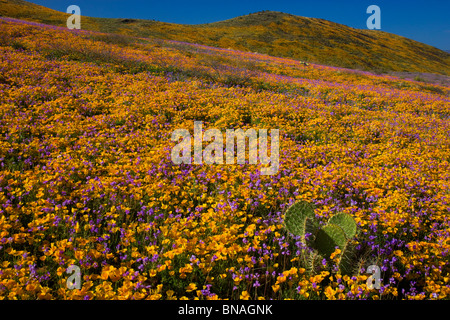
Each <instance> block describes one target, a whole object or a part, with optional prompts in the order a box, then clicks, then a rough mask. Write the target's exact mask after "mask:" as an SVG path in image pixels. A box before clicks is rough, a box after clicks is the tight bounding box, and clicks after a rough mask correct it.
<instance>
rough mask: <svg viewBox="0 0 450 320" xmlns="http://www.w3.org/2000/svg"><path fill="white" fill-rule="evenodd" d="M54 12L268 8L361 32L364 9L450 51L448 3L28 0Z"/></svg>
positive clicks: (217, 16) (165, 13)
mask: <svg viewBox="0 0 450 320" xmlns="http://www.w3.org/2000/svg"><path fill="white" fill-rule="evenodd" d="M30 2H33V3H36V4H40V5H43V6H46V7H49V8H52V9H55V10H58V11H64V12H65V11H66V8H67V7H68V6H69V5H72V4H75V5H78V6H79V7H80V9H81V14H82V15H86V16H92V17H105V18H138V19H153V20H158V21H164V22H173V23H184V24H198V23H208V22H215V21H221V20H226V19H230V18H233V17H236V16H240V15H246V14H249V13H253V12H257V11H261V10H273V11H281V12H286V13H291V14H295V15H299V16H304V17H314V18H322V19H326V20H330V21H334V22H337V23H341V24H345V25H347V26H350V27H354V28H360V29H366V28H367V27H366V20H367V18H368V17H369V14H367V13H366V9H367V7H368V6H369V5H372V4H375V5H378V6H379V7H380V8H381V30H382V31H386V32H390V33H395V34H398V35H401V36H404V37H407V38H411V39H414V40H417V41H420V42H423V43H426V44H429V45H432V46H435V47H437V48H440V49H443V50H450V1H449V0H426V1H423V0H420V1H419V0H408V1H406V0H390V1H389V0H370V1H368V0H346V1H336V0H334V1H333V0H315V1H311V0H309V1H307V0H295V1H292V0H289V1H287V0H276V1H268V0H227V1H214V0H190V1H186V0H171V1H164V0H158V1H154V0H147V1H145V0H127V1H123V0H95V1H94V0H31V1H30Z"/></svg>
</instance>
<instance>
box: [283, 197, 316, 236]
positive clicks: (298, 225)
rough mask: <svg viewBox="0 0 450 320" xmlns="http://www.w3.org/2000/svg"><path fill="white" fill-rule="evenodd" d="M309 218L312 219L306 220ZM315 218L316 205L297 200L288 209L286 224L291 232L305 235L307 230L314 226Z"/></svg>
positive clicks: (285, 217)
mask: <svg viewBox="0 0 450 320" xmlns="http://www.w3.org/2000/svg"><path fill="white" fill-rule="evenodd" d="M307 218H310V219H309V220H308V221H306V220H307ZM314 219H315V215H314V207H313V206H312V205H311V204H310V203H308V202H306V201H297V202H296V203H294V204H293V205H292V206H290V207H289V208H288V209H287V211H286V214H285V216H284V224H285V226H286V229H287V230H288V231H289V232H290V233H292V234H294V235H296V236H302V237H304V236H305V232H306V231H305V230H306V229H308V230H310V229H312V228H313V225H314V222H315V220H314ZM309 232H311V231H309Z"/></svg>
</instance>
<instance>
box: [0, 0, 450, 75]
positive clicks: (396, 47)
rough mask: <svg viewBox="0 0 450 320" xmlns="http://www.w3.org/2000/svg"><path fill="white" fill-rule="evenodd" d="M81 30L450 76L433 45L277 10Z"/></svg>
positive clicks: (10, 7)
mask: <svg viewBox="0 0 450 320" xmlns="http://www.w3.org/2000/svg"><path fill="white" fill-rule="evenodd" d="M0 3H1V6H0V14H1V15H3V16H7V17H13V18H18V19H25V20H28V21H35V22H41V23H45V24H50V25H57V26H65V25H66V20H67V17H68V14H66V13H62V12H58V11H54V10H51V9H48V8H45V7H42V6H39V5H35V4H32V3H29V2H26V1H22V0H1V2H0ZM82 29H85V30H93V31H101V32H107V33H119V34H126V35H134V36H141V37H153V38H159V39H171V40H178V41H185V42H191V43H197V44H204V45H209V46H214V47H221V48H232V49H237V50H242V51H250V52H259V53H264V54H268V55H271V56H277V57H288V58H294V59H298V60H303V61H308V62H312V63H319V64H325V65H331V66H338V67H345V68H352V69H362V70H374V71H377V72H389V71H397V72H424V73H437V74H443V75H450V54H449V53H447V52H445V51H442V50H439V49H437V48H434V47H432V46H429V45H426V44H423V43H420V42H417V41H413V40H410V39H407V38H404V37H401V36H398V35H394V34H390V33H386V32H383V31H376V30H359V29H355V28H351V27H347V26H345V25H341V24H337V23H334V22H331V21H327V20H323V19H316V18H305V17H299V16H294V15H291V14H286V13H281V12H270V11H266V12H258V13H253V14H249V15H246V16H241V17H237V18H233V19H230V20H226V21H221V22H215V23H209V24H201V25H181V24H173V23H165V22H158V21H150V20H139V19H129V18H126V19H125V17H124V19H106V18H93V17H83V19H82Z"/></svg>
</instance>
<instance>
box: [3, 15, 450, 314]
mask: <svg viewBox="0 0 450 320" xmlns="http://www.w3.org/2000/svg"><path fill="white" fill-rule="evenodd" d="M0 92H1V94H0V133H1V134H0V203H1V206H0V268H1V272H0V300H15V299H19V300H44V299H55V300H68V299H77V300H78V299H79V300H82V299H84V300H112V299H120V300H126V299H129V300H132V299H135V300H141V299H151V300H157V299H161V300H177V299H180V300H181V299H183V300H186V299H189V300H194V299H200V300H210V299H228V300H237V299H255V300H259V299H264V300H269V299H276V300H281V299H295V300H319V299H320V300H336V299H337V300H359V299H361V300H362V299H364V300H391V299H411V300H425V299H432V300H434V299H445V300H448V297H449V296H450V261H449V258H448V257H449V256H448V253H449V250H450V237H449V234H450V225H449V212H448V208H449V203H450V135H449V132H450V110H449V108H448V105H449V103H450V99H449V93H450V87H448V86H440V85H431V84H426V83H424V82H423V81H408V80H403V79H399V78H396V77H391V76H387V75H374V74H372V73H370V72H364V71H359V70H349V69H344V68H337V67H329V66H322V65H316V64H309V65H305V64H303V63H301V62H300V61H297V60H294V59H287V58H278V57H271V56H268V55H264V54H255V53H248V52H242V51H236V50H228V49H220V48H214V47H207V46H203V45H199V44H189V43H185V42H177V41H168V40H156V39H146V38H134V37H131V36H121V35H116V34H102V33H98V32H91V31H79V32H73V31H69V30H67V28H64V27H54V26H47V25H42V24H38V23H34V22H26V23H25V22H21V21H17V20H16V19H11V18H4V17H2V18H0ZM195 121H201V122H202V127H203V130H205V133H204V135H206V132H211V131H209V129H217V130H216V131H215V132H216V134H215V135H214V137H215V138H214V144H215V143H216V142H217V143H219V142H220V140H221V138H223V135H225V136H227V135H228V133H226V130H228V129H230V130H232V129H236V130H237V129H243V130H247V129H254V130H255V131H257V132H260V136H259V140H258V143H257V144H258V149H259V151H260V155H261V154H262V153H261V151H263V152H266V151H268V150H266V149H265V147H264V146H263V145H266V146H268V144H270V149H271V151H270V153H271V155H270V158H271V160H270V161H271V163H270V164H271V165H272V164H273V162H274V161H277V163H278V165H279V166H277V168H276V169H277V170H276V172H275V173H274V174H273V175H264V174H262V169H263V168H264V167H266V166H267V164H263V163H261V162H262V161H258V162H257V163H256V164H254V163H250V161H246V162H245V163H243V164H240V163H239V164H238V163H235V162H234V161H233V163H220V161H217V162H216V161H215V162H214V163H212V164H209V163H206V162H204V163H203V164H202V165H200V164H195V163H187V162H185V163H182V164H176V163H175V162H174V161H173V153H172V151H173V149H174V147H175V145H176V143H177V141H174V139H173V133H174V132H175V131H176V130H179V129H184V130H187V132H189V134H190V135H191V136H192V135H193V134H194V132H195V129H194V123H195ZM273 129H276V130H279V144H278V149H277V151H279V152H275V153H274V152H273V151H272V150H274V149H273V146H274V139H273V138H274V137H275V136H274V135H273V134H272V130H273ZM206 130H208V131H206ZM260 130H268V131H269V130H270V139H269V134H268V135H267V138H268V139H267V140H268V141H267V140H264V141H265V143H264V142H263V140H262V139H261V131H260ZM217 131H219V133H218V134H217ZM185 132H186V131H185ZM222 134H223V135H222ZM225 138H226V137H225ZM206 140H208V139H207V138H206V137H205V136H204V137H203V142H202V143H201V144H202V148H203V150H204V152H207V150H208V148H209V147H210V146H211V145H212V144H213V143H211V144H210V143H209V142H208V141H206ZM222 140H227V139H222ZM266 143H267V144H266ZM219 145H220V143H219ZM247 146H248V144H247ZM189 147H191V148H189ZM194 147H195V145H194V146H192V143H190V145H188V148H187V149H188V150H187V151H192V149H194ZM232 148H233V149H234V146H233V147H232ZM224 149H225V145H223V144H222V149H221V148H220V146H219V147H218V148H217V149H216V148H214V150H213V152H214V154H215V156H217V159H218V160H219V159H220V154H225V150H224ZM226 149H227V150H226V151H228V150H230V149H228V144H226ZM249 150H250V147H249ZM187 154H188V155H189V152H187ZM204 154H205V153H204ZM206 154H207V153H206ZM274 154H276V155H278V157H273V155H274ZM191 156H192V152H191ZM267 156H268V154H267ZM249 158H250V157H249ZM246 160H247V159H246ZM296 201H302V202H307V203H308V204H309V205H304V206H303V208H308V207H309V208H312V209H310V210H309V216H308V219H311V220H308V221H309V222H311V225H308V230H309V231H311V232H310V233H311V234H312V235H313V237H304V236H303V234H300V235H299V234H298V233H297V232H293V233H291V232H290V231H289V230H292V229H289V230H287V227H286V223H285V222H286V215H287V214H286V212H287V209H288V208H289V207H291V205H292V204H293V203H294V202H296ZM338 214H339V215H338ZM336 216H337V218H336ZM342 217H344V218H345V219H346V221H347V222H349V221H350V224H351V225H353V226H355V228H351V229H353V231H352V232H351V233H347V231H345V234H344V231H341V229H342V228H341V227H340V225H342V224H340V223H339V221H338V220H339V219H341V218H342ZM331 219H334V220H333V223H331ZM336 219H337V220H336ZM299 220H300V219H299ZM304 221H305V222H306V220H304ZM291 222H292V220H291ZM294 222H295V221H294ZM351 222H353V224H352V223H351ZM299 223H301V222H299ZM305 225H306V223H305ZM319 225H320V226H323V227H321V229H319ZM330 228H332V229H334V231H333V232H329V230H330ZM296 229H298V228H296ZM326 230H328V231H327V232H328V233H326V232H325V231H326ZM342 230H344V229H342ZM345 230H347V228H346V229H345ZM294 231H295V230H294ZM324 234H325V236H324ZM327 234H329V237H330V239H331V240H326V239H327V238H326V237H327ZM295 235H297V236H295ZM335 235H337V237H339V238H340V240H339V242H337V241H336V240H335V239H336V237H335ZM316 236H317V237H316ZM331 237H332V238H331ZM306 238H308V239H306ZM315 239H319V240H320V239H322V241H315ZM323 239H325V241H323ZM306 240H307V241H306ZM343 240H345V242H344V241H343ZM324 243H325V244H324ZM335 244H336V245H335ZM336 247H339V250H335V249H336ZM324 248H325V249H324ZM319 250H320V251H319ZM342 262H343V263H345V264H346V265H347V266H348V267H347V268H342V265H343V264H342ZM371 265H376V266H378V267H379V268H380V270H382V272H381V273H380V279H379V280H380V282H381V283H380V285H382V287H380V288H382V290H381V289H379V290H378V289H377V288H370V287H369V286H368V282H367V278H368V277H369V276H370V273H369V272H368V270H367V269H368V268H369V266H371ZM71 266H76V267H79V270H80V273H81V275H82V281H81V283H80V289H79V290H73V288H70V287H69V286H68V285H67V284H68V282H67V281H68V280H69V279H70V278H72V277H71V276H70V278H69V273H70V272H68V270H70V269H71ZM70 280H72V279H70ZM174 309H176V308H169V309H167V310H166V311H165V312H166V313H167V315H169V314H171V313H172V314H173V315H174V317H176V314H175V312H176V311H174Z"/></svg>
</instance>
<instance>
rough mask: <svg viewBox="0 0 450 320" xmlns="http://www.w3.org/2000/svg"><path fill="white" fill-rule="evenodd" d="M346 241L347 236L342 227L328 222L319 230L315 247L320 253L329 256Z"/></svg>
mask: <svg viewBox="0 0 450 320" xmlns="http://www.w3.org/2000/svg"><path fill="white" fill-rule="evenodd" d="M346 243H347V238H346V237H345V233H344V231H343V230H342V228H341V227H339V226H337V225H335V224H327V225H326V226H324V227H323V228H321V229H319V231H318V232H317V236H316V239H315V241H314V247H315V248H316V249H317V250H318V251H319V253H320V254H322V255H323V256H325V257H327V258H329V257H330V255H331V254H332V253H333V252H334V250H336V247H339V248H340V249H342V248H343V247H344V246H345V244H346Z"/></svg>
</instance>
